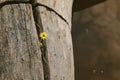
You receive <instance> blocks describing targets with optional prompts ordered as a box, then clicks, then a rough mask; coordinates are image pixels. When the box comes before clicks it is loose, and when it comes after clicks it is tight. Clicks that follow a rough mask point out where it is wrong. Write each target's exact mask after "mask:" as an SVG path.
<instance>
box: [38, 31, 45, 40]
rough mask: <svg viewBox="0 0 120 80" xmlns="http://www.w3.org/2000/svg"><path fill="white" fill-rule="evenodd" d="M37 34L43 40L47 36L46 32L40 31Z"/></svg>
mask: <svg viewBox="0 0 120 80" xmlns="http://www.w3.org/2000/svg"><path fill="white" fill-rule="evenodd" d="M39 36H40V38H41V39H43V40H44V39H46V38H47V33H45V32H42V33H40V35H39Z"/></svg>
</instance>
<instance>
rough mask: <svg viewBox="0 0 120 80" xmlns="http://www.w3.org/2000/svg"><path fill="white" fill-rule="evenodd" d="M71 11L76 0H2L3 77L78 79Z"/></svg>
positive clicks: (10, 79)
mask: <svg viewBox="0 0 120 80" xmlns="http://www.w3.org/2000/svg"><path fill="white" fill-rule="evenodd" d="M71 10H72V0H71V1H69V0H63V1H61V0H0V80H74V67H73V53H72V52H73V51H72V40H71ZM38 25H39V26H38ZM41 32H46V33H47V35H48V37H47V39H46V40H45V41H44V42H43V43H44V44H43V47H42V48H41V47H40V45H39V34H40V33H41Z"/></svg>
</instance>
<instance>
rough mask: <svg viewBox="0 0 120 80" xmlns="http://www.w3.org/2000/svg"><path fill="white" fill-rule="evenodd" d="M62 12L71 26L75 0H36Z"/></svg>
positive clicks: (59, 12)
mask: <svg viewBox="0 0 120 80" xmlns="http://www.w3.org/2000/svg"><path fill="white" fill-rule="evenodd" d="M35 3H38V4H43V5H45V6H48V7H49V8H51V9H53V10H54V11H56V12H57V13H58V14H60V15H61V16H62V17H63V18H64V19H65V20H66V21H67V22H68V23H69V25H70V26H71V13H72V3H73V0H35Z"/></svg>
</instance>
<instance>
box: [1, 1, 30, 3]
mask: <svg viewBox="0 0 120 80" xmlns="http://www.w3.org/2000/svg"><path fill="white" fill-rule="evenodd" d="M8 1H9V2H14V1H15V2H28V1H29V0H0V3H3V2H8Z"/></svg>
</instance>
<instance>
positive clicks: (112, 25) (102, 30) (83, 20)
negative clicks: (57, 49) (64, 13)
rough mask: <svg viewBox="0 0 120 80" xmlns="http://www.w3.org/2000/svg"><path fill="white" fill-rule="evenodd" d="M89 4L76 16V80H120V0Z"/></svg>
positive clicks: (78, 11)
mask: <svg viewBox="0 0 120 80" xmlns="http://www.w3.org/2000/svg"><path fill="white" fill-rule="evenodd" d="M93 1H94V0H93ZM96 1H97V0H96ZM87 4H89V1H88V3H87V1H86V2H85V3H84V4H83V7H82V8H80V9H79V10H78V9H74V10H75V12H74V13H73V26H72V36H73V47H74V60H75V78H76V79H75V80H120V0H106V1H104V2H100V3H96V4H92V5H88V6H87ZM74 5H75V4H74ZM85 5H86V6H87V7H85Z"/></svg>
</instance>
